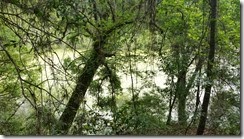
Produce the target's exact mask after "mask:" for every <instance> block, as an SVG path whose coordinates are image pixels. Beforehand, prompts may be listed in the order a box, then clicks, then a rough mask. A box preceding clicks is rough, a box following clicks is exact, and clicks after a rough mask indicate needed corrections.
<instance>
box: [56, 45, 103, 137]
mask: <svg viewBox="0 0 244 139" xmlns="http://www.w3.org/2000/svg"><path fill="white" fill-rule="evenodd" d="M96 48H101V44H99V43H97V42H95V43H94V51H93V53H92V54H91V56H90V59H89V60H88V61H87V62H86V64H85V67H84V68H83V71H82V73H81V75H80V76H79V77H78V80H77V83H76V87H75V90H74V92H73V93H72V95H71V97H70V99H69V101H68V103H67V105H66V107H65V109H64V112H63V113H62V115H61V117H60V119H59V125H58V128H57V129H55V130H56V131H57V134H67V133H68V131H69V128H70V127H71V125H72V122H73V120H74V118H75V115H76V113H77V110H78V109H79V107H80V104H81V102H82V100H83V99H84V96H85V93H86V91H87V89H88V87H89V85H90V83H91V81H92V80H93V76H94V75H95V73H96V71H97V69H98V67H99V66H100V65H101V64H102V62H103V60H104V58H105V57H104V56H103V55H102V54H101V53H99V49H97V50H96Z"/></svg>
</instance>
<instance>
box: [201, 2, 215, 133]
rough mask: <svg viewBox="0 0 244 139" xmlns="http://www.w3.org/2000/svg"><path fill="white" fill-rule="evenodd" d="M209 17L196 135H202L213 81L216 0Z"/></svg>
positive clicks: (211, 5)
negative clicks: (205, 82)
mask: <svg viewBox="0 0 244 139" xmlns="http://www.w3.org/2000/svg"><path fill="white" fill-rule="evenodd" d="M210 7H211V19H210V43H209V44H210V49H209V54H208V64H207V79H208V81H209V83H208V84H207V85H206V87H205V94H204V98H203V104H202V110H201V117H200V121H199V125H198V129H197V135H202V134H203V133H204V129H205V124H206V120H207V112H208V105H209V100H210V93H211V88H212V82H213V72H212V69H213V63H214V54H215V36H216V34H215V33H216V14H217V0H211V3H210Z"/></svg>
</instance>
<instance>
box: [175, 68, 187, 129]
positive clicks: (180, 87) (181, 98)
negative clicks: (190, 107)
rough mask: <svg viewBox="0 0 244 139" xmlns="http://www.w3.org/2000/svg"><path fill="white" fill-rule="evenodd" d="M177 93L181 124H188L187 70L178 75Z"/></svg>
mask: <svg viewBox="0 0 244 139" xmlns="http://www.w3.org/2000/svg"><path fill="white" fill-rule="evenodd" d="M176 93H177V98H178V122H179V124H180V125H186V96H187V94H186V71H184V70H183V71H181V72H180V73H179V75H178V80H177V84H176Z"/></svg>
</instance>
